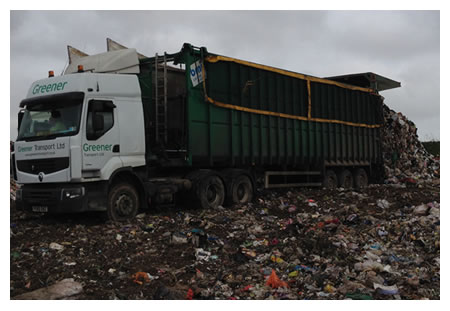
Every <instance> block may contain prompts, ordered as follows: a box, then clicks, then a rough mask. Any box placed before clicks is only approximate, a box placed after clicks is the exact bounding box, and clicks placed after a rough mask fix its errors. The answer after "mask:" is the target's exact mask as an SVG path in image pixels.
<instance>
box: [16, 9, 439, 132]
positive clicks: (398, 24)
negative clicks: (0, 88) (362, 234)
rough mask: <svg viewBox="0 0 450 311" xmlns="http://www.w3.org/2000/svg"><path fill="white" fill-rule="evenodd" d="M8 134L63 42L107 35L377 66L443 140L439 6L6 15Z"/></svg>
mask: <svg viewBox="0 0 450 311" xmlns="http://www.w3.org/2000/svg"><path fill="white" fill-rule="evenodd" d="M10 20H11V24H10V26H11V28H10V31H11V41H10V50H11V59H10V63H11V73H10V76H11V79H10V80H11V106H10V118H11V121H10V124H11V133H10V137H11V139H14V138H15V136H16V130H15V119H16V114H17V111H18V103H19V102H20V100H21V99H22V98H23V97H24V96H25V95H26V91H27V89H28V87H29V85H30V84H31V82H32V81H34V80H37V79H40V78H44V77H45V76H46V74H47V71H48V70H51V69H53V70H55V72H56V73H58V74H59V73H60V72H61V71H62V69H63V68H64V66H65V65H66V63H67V50H66V46H67V45H72V46H74V47H76V48H79V49H81V50H83V51H85V52H86V53H88V54H95V53H100V52H104V51H105V50H106V38H107V37H110V38H112V39H114V40H116V41H118V42H120V43H122V44H124V45H126V46H129V47H134V48H136V49H137V50H138V51H139V52H141V53H143V54H145V55H148V56H153V55H154V54H155V53H156V52H158V53H161V52H164V51H167V52H169V53H171V52H176V51H178V50H179V49H180V48H181V46H182V44H183V43H184V42H189V43H192V44H194V45H197V46H206V47H207V48H208V50H209V51H211V52H213V53H218V54H223V55H227V56H231V57H236V58H241V59H245V60H249V61H253V62H256V63H262V64H266V65H270V66H274V67H280V68H284V69H288V70H292V71H297V72H301V73H305V74H310V75H314V76H319V77H324V76H333V75H340V74H348V73H355V72H366V71H373V72H376V73H379V74H381V75H385V76H387V77H389V78H392V79H394V80H398V81H401V82H402V88H400V89H395V90H390V91H386V92H383V93H382V95H383V96H384V97H385V98H386V103H388V104H389V105H390V106H391V107H392V108H393V109H395V110H397V111H401V112H403V113H404V114H405V115H406V116H407V117H408V118H410V119H412V120H413V121H414V122H415V123H416V124H417V125H418V127H419V134H420V137H421V138H422V139H425V138H426V137H425V135H429V136H430V135H432V136H433V137H434V138H437V139H439V136H440V132H439V113H440V102H439V100H440V97H439V91H440V90H439V83H440V77H439V68H440V62H439V57H440V54H439V53H440V52H439V49H440V41H439V40H440V15H439V11H11V19H10Z"/></svg>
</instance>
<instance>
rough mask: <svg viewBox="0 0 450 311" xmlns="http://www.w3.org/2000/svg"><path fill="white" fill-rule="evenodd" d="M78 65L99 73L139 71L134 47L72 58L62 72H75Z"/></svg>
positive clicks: (85, 69)
mask: <svg viewBox="0 0 450 311" xmlns="http://www.w3.org/2000/svg"><path fill="white" fill-rule="evenodd" d="M78 65H83V68H84V71H90V72H101V73H135V74H136V73H139V60H138V54H137V52H136V49H123V50H117V51H110V52H106V53H101V54H96V55H90V56H84V57H81V58H77V59H72V63H71V64H69V66H68V67H67V69H66V70H65V71H64V74H69V73H75V72H77V71H78Z"/></svg>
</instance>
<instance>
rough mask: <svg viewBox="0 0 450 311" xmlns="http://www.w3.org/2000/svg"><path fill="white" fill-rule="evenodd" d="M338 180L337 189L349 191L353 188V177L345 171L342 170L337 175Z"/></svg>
mask: <svg viewBox="0 0 450 311" xmlns="http://www.w3.org/2000/svg"><path fill="white" fill-rule="evenodd" d="M338 180H339V187H342V188H345V189H350V188H352V187H353V175H352V173H350V171H349V170H347V169H344V170H342V171H341V172H340V173H339V176H338Z"/></svg>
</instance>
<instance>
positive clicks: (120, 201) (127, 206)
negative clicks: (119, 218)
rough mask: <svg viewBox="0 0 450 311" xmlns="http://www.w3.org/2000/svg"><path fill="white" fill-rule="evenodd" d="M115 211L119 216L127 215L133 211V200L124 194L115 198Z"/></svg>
mask: <svg viewBox="0 0 450 311" xmlns="http://www.w3.org/2000/svg"><path fill="white" fill-rule="evenodd" d="M115 207H116V210H117V211H118V212H119V214H120V215H128V214H130V213H131V211H132V210H133V200H132V199H131V198H130V197H129V196H128V195H126V194H121V195H119V196H118V197H117V200H116V204H115Z"/></svg>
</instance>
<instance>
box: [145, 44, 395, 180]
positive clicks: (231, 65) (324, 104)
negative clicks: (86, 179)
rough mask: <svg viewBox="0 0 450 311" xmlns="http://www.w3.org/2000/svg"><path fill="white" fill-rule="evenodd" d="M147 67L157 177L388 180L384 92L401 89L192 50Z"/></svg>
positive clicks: (373, 79)
mask: <svg viewBox="0 0 450 311" xmlns="http://www.w3.org/2000/svg"><path fill="white" fill-rule="evenodd" d="M168 62H173V64H175V65H180V66H181V68H180V69H178V68H174V67H170V66H168V65H167V63H168ZM142 67H145V68H146V69H144V70H142V72H143V73H142V74H141V75H140V81H141V85H142V86H144V87H143V88H142V89H143V90H144V89H145V90H146V94H144V95H143V99H144V100H143V102H144V110H145V111H146V117H147V120H148V122H147V124H149V125H150V126H149V127H148V128H147V131H146V139H147V146H149V150H148V153H147V159H148V163H149V164H150V166H151V167H155V168H158V169H155V170H154V171H152V173H153V174H155V173H156V174H162V175H164V174H166V173H167V172H168V171H173V170H174V169H175V168H178V169H182V168H184V169H186V172H189V173H190V172H191V171H192V170H194V169H203V170H214V171H217V172H230V171H234V170H239V171H241V172H242V171H244V172H245V173H246V174H248V176H249V177H250V179H251V180H252V181H254V180H255V179H257V178H259V177H261V178H263V180H264V185H265V187H266V188H271V187H292V186H327V187H337V186H343V187H353V186H355V187H361V186H364V185H366V184H367V183H368V182H369V181H372V182H377V181H381V180H382V174H383V168H382V167H383V159H382V152H381V136H380V135H381V130H380V128H381V127H382V126H383V113H382V104H383V97H382V96H380V95H379V94H378V92H379V91H380V90H385V89H389V88H393V87H398V86H400V84H399V83H398V82H395V81H393V80H390V79H387V78H384V77H381V76H379V75H376V74H373V73H364V74H356V75H346V76H339V77H330V78H317V77H313V76H308V75H304V74H300V73H295V72H292V71H287V70H283V69H278V68H274V67H270V66H265V65H260V64H256V63H251V62H248V61H243V60H239V59H235V58H230V57H225V56H221V55H217V54H212V53H209V52H208V51H207V49H206V48H204V47H202V48H196V47H194V46H192V45H190V44H184V46H183V48H182V50H181V51H180V52H179V53H175V54H170V55H169V54H164V55H163V56H158V55H156V56H155V57H153V58H147V59H142V60H141V68H142ZM232 175H233V174H232ZM234 175H236V174H234ZM237 175H239V174H237ZM227 188H230V187H227ZM231 188H232V187H231Z"/></svg>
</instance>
